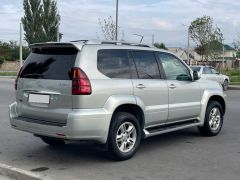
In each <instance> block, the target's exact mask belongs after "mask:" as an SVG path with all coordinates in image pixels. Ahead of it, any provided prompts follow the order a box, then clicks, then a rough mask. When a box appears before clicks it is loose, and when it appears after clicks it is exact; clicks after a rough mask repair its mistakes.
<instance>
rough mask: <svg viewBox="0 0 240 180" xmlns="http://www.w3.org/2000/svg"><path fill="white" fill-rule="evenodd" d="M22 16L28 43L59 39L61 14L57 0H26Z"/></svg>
mask: <svg viewBox="0 0 240 180" xmlns="http://www.w3.org/2000/svg"><path fill="white" fill-rule="evenodd" d="M23 9H24V17H23V18H22V23H23V28H24V31H25V40H26V41H27V42H28V44H32V43H37V42H45V41H57V36H58V25H59V22H60V15H59V14H58V10H57V3H56V1H55V0H43V1H41V0H24V1H23Z"/></svg>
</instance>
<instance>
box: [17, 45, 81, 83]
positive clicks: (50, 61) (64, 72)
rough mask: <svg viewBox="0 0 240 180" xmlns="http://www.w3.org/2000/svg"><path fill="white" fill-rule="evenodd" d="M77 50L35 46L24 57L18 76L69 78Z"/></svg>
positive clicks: (54, 78)
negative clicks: (26, 56) (25, 57)
mask: <svg viewBox="0 0 240 180" xmlns="http://www.w3.org/2000/svg"><path fill="white" fill-rule="evenodd" d="M77 53H78V50H77V49H75V48H37V49H34V50H33V51H32V53H31V54H30V55H29V56H28V58H27V59H26V61H25V63H24V65H23V70H22V72H21V74H20V78H31V79H53V80H70V79H71V70H72V68H73V67H74V64H75V60H76V56H77Z"/></svg>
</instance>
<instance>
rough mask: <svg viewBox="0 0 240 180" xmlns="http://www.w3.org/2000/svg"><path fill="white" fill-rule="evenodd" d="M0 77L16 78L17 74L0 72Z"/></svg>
mask: <svg viewBox="0 0 240 180" xmlns="http://www.w3.org/2000/svg"><path fill="white" fill-rule="evenodd" d="M0 76H17V72H3V71H2V72H0Z"/></svg>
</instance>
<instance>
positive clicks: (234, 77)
mask: <svg viewBox="0 0 240 180" xmlns="http://www.w3.org/2000/svg"><path fill="white" fill-rule="evenodd" d="M222 73H223V74H225V75H227V76H229V77H230V82H231V83H230V84H231V85H240V69H231V70H224V71H223V72H222Z"/></svg>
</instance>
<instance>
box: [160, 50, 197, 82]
mask: <svg viewBox="0 0 240 180" xmlns="http://www.w3.org/2000/svg"><path fill="white" fill-rule="evenodd" d="M157 54H167V55H170V56H173V57H175V58H176V59H177V60H178V61H179V62H180V63H181V64H182V65H183V66H184V67H185V68H186V69H187V70H188V73H189V75H190V78H191V79H190V80H187V81H192V80H193V77H192V74H191V70H190V68H189V67H188V66H186V64H185V63H183V61H182V60H181V59H180V58H178V57H177V56H175V55H174V54H171V53H168V52H161V51H157V52H156V55H157ZM157 58H158V59H159V63H160V64H161V67H162V69H163V73H164V79H165V80H168V79H167V76H166V73H165V70H164V68H163V64H162V60H161V58H160V57H159V56H158V55H157Z"/></svg>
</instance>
